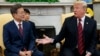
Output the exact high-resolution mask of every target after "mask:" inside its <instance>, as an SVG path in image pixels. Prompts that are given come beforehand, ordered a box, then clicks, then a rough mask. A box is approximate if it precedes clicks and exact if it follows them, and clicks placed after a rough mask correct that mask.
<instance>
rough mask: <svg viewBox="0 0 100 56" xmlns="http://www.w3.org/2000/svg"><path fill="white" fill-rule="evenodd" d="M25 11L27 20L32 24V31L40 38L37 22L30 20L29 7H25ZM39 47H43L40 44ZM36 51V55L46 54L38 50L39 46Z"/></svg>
mask: <svg viewBox="0 0 100 56" xmlns="http://www.w3.org/2000/svg"><path fill="white" fill-rule="evenodd" d="M24 11H25V16H24V19H25V21H27V22H29V23H30V24H31V27H32V32H33V34H34V36H35V38H39V37H38V33H37V31H36V27H35V23H34V22H32V21H29V19H30V11H29V9H26V8H24ZM37 47H38V45H37ZM39 47H41V46H40V45H39ZM34 53H35V54H33V56H34V55H36V56H43V55H44V54H43V53H42V52H41V51H39V50H38V48H37V49H36V51H35V52H34Z"/></svg>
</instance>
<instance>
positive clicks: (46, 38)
mask: <svg viewBox="0 0 100 56" xmlns="http://www.w3.org/2000/svg"><path fill="white" fill-rule="evenodd" d="M43 37H44V38H43V39H36V43H37V45H39V44H49V43H53V40H54V39H52V38H50V37H48V36H46V35H43Z"/></svg>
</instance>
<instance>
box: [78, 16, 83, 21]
mask: <svg viewBox="0 0 100 56" xmlns="http://www.w3.org/2000/svg"><path fill="white" fill-rule="evenodd" d="M84 20H85V16H83V17H82V18H81V22H84ZM77 21H79V20H78V18H77Z"/></svg>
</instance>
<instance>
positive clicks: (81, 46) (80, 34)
mask: <svg viewBox="0 0 100 56" xmlns="http://www.w3.org/2000/svg"><path fill="white" fill-rule="evenodd" d="M78 51H79V54H80V55H82V54H83V53H84V39H83V30H82V24H81V19H79V23H78Z"/></svg>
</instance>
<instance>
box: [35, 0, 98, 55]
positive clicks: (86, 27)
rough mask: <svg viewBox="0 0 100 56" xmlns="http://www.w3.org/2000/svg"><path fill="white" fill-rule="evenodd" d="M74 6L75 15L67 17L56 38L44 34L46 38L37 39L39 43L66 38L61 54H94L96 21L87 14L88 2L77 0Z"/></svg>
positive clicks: (54, 41) (53, 41)
mask: <svg viewBox="0 0 100 56" xmlns="http://www.w3.org/2000/svg"><path fill="white" fill-rule="evenodd" d="M73 8H74V9H73V10H74V16H71V17H68V18H66V19H65V22H64V24H63V26H62V29H61V31H60V33H59V34H58V35H57V36H56V37H55V38H54V39H52V38H49V37H48V36H45V35H44V37H45V38H44V39H37V43H39V44H47V43H57V42H60V41H61V40H63V39H64V38H65V42H64V44H63V46H62V48H61V51H60V56H93V55H94V51H95V48H96V43H97V42H96V41H97V37H96V27H97V26H96V25H97V24H96V21H95V20H94V19H91V18H89V17H87V16H85V13H86V8H87V4H86V2H84V1H77V2H75V3H74V5H73ZM94 56H95V55H94Z"/></svg>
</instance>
